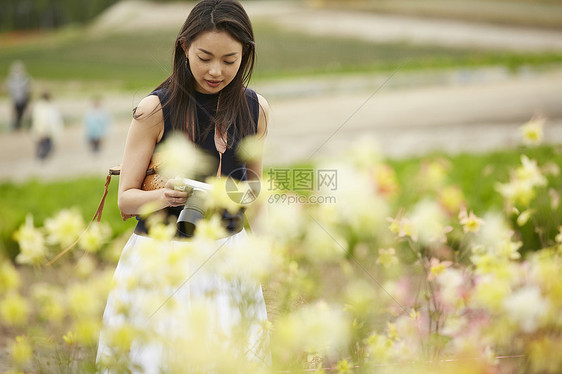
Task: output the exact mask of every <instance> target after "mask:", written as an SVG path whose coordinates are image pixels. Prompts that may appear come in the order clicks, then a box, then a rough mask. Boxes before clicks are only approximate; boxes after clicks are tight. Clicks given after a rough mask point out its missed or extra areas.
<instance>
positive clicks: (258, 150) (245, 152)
mask: <svg viewBox="0 0 562 374" xmlns="http://www.w3.org/2000/svg"><path fill="white" fill-rule="evenodd" d="M263 144H264V141H263V138H261V137H259V136H258V135H251V136H246V137H244V138H243V139H242V140H241V141H240V143H239V144H238V148H237V149H236V155H237V156H238V157H239V159H240V160H242V161H245V162H254V161H260V160H261V159H262V158H263Z"/></svg>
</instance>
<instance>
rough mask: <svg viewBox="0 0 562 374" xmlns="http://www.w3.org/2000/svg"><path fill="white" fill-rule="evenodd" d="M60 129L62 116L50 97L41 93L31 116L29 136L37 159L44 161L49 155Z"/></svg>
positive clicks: (46, 93)
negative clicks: (34, 147)
mask: <svg viewBox="0 0 562 374" xmlns="http://www.w3.org/2000/svg"><path fill="white" fill-rule="evenodd" d="M62 128H63V121H62V116H61V115H60V112H59V111H58V109H57V108H56V107H55V105H54V104H53V103H52V100H51V95H50V94H49V93H48V92H45V93H43V95H41V98H40V99H39V100H38V101H37V102H36V103H35V105H34V106H33V111H32V114H31V134H32V136H33V137H34V139H35V141H36V144H37V148H36V149H37V153H36V156H37V158H39V159H40V160H44V159H46V158H47V157H48V156H49V155H50V154H51V152H52V150H53V143H54V141H55V139H56V138H58V137H59V136H60V134H61V132H62Z"/></svg>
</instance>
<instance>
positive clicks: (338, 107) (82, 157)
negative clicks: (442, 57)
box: [0, 70, 562, 181]
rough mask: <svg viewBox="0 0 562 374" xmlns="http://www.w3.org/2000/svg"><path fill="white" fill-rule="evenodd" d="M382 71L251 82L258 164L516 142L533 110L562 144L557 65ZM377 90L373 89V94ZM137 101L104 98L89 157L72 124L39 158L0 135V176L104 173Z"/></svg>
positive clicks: (26, 144) (76, 103)
mask: <svg viewBox="0 0 562 374" xmlns="http://www.w3.org/2000/svg"><path fill="white" fill-rule="evenodd" d="M383 78H384V77H381V76H377V77H375V76H365V77H364V79H363V80H362V82H363V84H365V81H366V80H372V84H371V85H370V86H369V85H364V86H363V87H362V88H359V87H356V88H354V89H351V90H348V91H345V90H342V89H339V90H338V89H336V88H333V87H348V88H349V87H353V85H354V84H357V82H356V81H353V80H352V78H348V80H347V84H346V82H345V80H343V81H342V80H341V79H340V80H339V81H338V83H337V84H336V83H335V82H334V83H333V85H332V86H328V87H329V88H328V89H327V90H328V91H329V92H330V93H329V94H326V93H325V92H324V93H322V92H323V91H320V92H318V93H317V94H311V93H306V92H303V93H301V95H300V96H298V97H296V98H293V99H288V98H287V97H284V96H282V95H279V96H275V95H269V96H268V95H267V93H266V92H271V93H273V92H276V91H278V90H280V89H283V86H279V84H273V83H272V84H271V85H269V86H268V85H262V86H261V87H260V88H258V90H259V91H260V92H263V93H264V94H265V95H266V96H268V97H269V101H270V105H271V107H272V114H273V123H272V124H271V126H270V129H269V134H268V147H267V148H268V153H267V154H266V155H265V164H266V166H267V165H269V166H273V165H283V164H287V163H291V162H295V161H299V160H306V159H309V158H312V159H314V158H318V157H323V156H327V155H332V154H335V153H336V152H338V151H340V150H341V149H344V148H346V147H349V145H350V144H351V143H352V142H353V141H354V140H356V139H358V138H360V137H364V136H370V137H373V138H374V139H375V140H377V141H378V142H379V143H380V148H381V151H382V153H383V154H384V155H387V156H389V157H404V156H409V155H419V154H423V153H426V152H428V151H432V150H441V151H446V152H453V153H455V152H481V151H486V150H491V149H498V148H502V147H509V146H514V145H516V144H518V141H519V134H518V131H517V128H518V127H519V126H520V125H521V124H523V123H524V122H526V121H527V120H529V119H530V118H531V117H532V116H533V115H535V114H543V115H545V116H546V117H547V118H549V121H548V123H547V128H546V136H545V138H546V139H547V140H548V142H551V143H562V105H561V104H562V102H561V99H560V98H561V97H562V70H554V71H551V72H548V73H543V74H538V75H534V76H525V75H522V76H519V77H515V78H512V79H504V80H500V81H494V82H491V83H490V82H488V83H481V82H473V83H464V84H460V83H457V84H451V85H449V86H442V85H439V86H422V87H410V88H388V87H386V86H385V87H382V88H381V83H380V82H381V81H383V82H384V80H383ZM356 79H357V78H356ZM396 79H399V78H398V77H396ZM354 82H355V83H354ZM324 83H326V82H324ZM301 84H302V85H303V87H305V86H306V87H308V86H310V85H311V83H309V84H305V82H301ZM326 84H327V83H326ZM297 86H298V85H297ZM297 86H293V87H294V89H297V88H296V87H297ZM389 87H390V86H389ZM378 88H381V89H380V90H379V91H378V92H376V93H375V91H377V89H378ZM138 99H139V98H136V97H135V98H134V99H133V95H126V94H123V95H121V96H114V97H110V98H109V99H107V98H106V101H108V104H110V106H111V108H113V110H114V112H115V114H116V121H115V123H114V126H113V128H112V132H111V136H110V137H109V139H108V141H107V143H106V144H105V145H104V147H103V150H102V152H101V153H100V154H97V155H93V154H91V153H90V152H89V151H88V149H87V147H86V144H85V142H84V140H83V139H84V138H83V133H82V128H81V127H80V126H78V125H74V126H70V127H68V128H66V129H65V132H64V134H63V136H62V138H61V139H60V141H59V142H58V145H57V149H56V152H55V154H54V155H53V157H52V158H50V159H48V160H46V161H45V162H39V161H38V160H36V159H35V158H34V157H33V155H34V144H33V142H32V140H31V138H30V137H29V135H28V134H27V133H16V134H12V133H5V134H3V135H2V136H0V180H6V179H11V180H17V181H22V180H26V179H28V178H31V177H37V178H41V179H52V178H61V177H62V178H64V177H68V178H72V177H75V176H78V175H103V174H105V173H107V169H108V168H109V167H111V166H113V165H115V164H118V163H119V162H120V160H121V157H122V153H123V147H124V142H125V137H126V133H127V128H128V123H129V118H128V113H130V111H129V110H130V108H131V107H132V106H134V104H132V102H134V100H138ZM0 104H4V105H6V104H7V103H5V102H4V103H0ZM60 104H61V106H62V107H63V108H64V109H65V111H66V112H67V113H71V112H76V111H77V110H80V108H83V107H85V105H86V102H85V101H81V100H80V99H70V98H67V99H66V100H62V102H61V103H60ZM118 108H120V109H118ZM69 111H70V112H69ZM75 114H76V113H75Z"/></svg>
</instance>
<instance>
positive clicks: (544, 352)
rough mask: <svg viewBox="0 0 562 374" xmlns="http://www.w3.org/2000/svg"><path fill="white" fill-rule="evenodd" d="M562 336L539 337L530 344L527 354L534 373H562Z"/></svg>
mask: <svg viewBox="0 0 562 374" xmlns="http://www.w3.org/2000/svg"><path fill="white" fill-rule="evenodd" d="M561 346H562V339H561V338H560V336H556V337H552V336H548V335H546V336H539V337H537V339H533V340H531V341H530V342H529V345H528V348H527V352H528V357H529V366H530V370H531V372H532V373H560V370H561V369H562V355H561V354H560V347H561Z"/></svg>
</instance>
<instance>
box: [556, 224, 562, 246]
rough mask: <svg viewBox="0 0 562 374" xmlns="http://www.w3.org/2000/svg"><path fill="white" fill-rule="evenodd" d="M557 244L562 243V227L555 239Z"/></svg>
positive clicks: (559, 228)
mask: <svg viewBox="0 0 562 374" xmlns="http://www.w3.org/2000/svg"><path fill="white" fill-rule="evenodd" d="M554 240H555V241H556V243H562V226H559V227H558V234H556V236H555V237H554Z"/></svg>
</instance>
